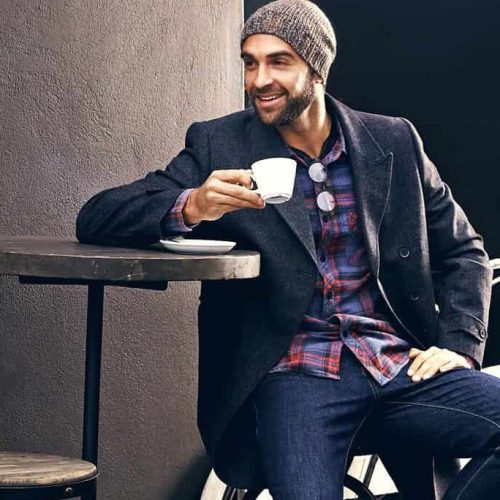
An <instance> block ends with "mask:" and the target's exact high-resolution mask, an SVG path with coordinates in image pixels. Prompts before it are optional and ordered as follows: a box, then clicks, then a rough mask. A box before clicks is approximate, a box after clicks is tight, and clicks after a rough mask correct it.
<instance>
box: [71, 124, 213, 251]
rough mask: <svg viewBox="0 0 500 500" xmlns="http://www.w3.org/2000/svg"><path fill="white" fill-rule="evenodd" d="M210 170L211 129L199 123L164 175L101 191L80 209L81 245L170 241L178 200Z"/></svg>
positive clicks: (160, 172) (155, 174) (78, 233)
mask: <svg viewBox="0 0 500 500" xmlns="http://www.w3.org/2000/svg"><path fill="white" fill-rule="evenodd" d="M209 171H210V140H209V134H208V129H207V124H206V123H205V122H203V123H194V124H193V125H191V126H190V127H189V129H188V131H187V134H186V143H185V148H184V149H183V150H182V151H181V152H180V153H179V155H177V156H176V157H175V158H174V159H173V160H172V161H171V162H170V163H169V164H168V165H167V167H166V168H165V169H164V170H156V171H154V172H150V173H148V174H147V175H146V176H145V177H144V178H142V179H140V180H137V181H135V182H132V183H130V184H126V185H123V186H118V187H114V188H111V189H107V190H105V191H102V192H100V193H98V194H96V195H95V196H93V197H92V198H91V199H90V200H89V201H87V203H85V205H84V206H83V207H82V208H81V210H80V212H79V214H78V217H77V221H76V236H77V238H78V240H79V241H81V242H82V243H91V244H97V245H124V246H145V245H149V244H151V243H154V242H156V241H158V240H159V239H160V238H161V237H163V236H167V235H165V234H164V233H163V232H162V221H163V220H164V218H165V216H166V215H167V214H168V212H169V210H170V209H171V207H173V206H174V204H175V202H176V200H177V198H178V197H179V196H180V195H181V194H182V193H183V192H184V191H185V190H186V189H189V188H195V187H198V186H200V185H201V184H202V183H203V182H204V180H205V179H206V178H207V177H208V174H209Z"/></svg>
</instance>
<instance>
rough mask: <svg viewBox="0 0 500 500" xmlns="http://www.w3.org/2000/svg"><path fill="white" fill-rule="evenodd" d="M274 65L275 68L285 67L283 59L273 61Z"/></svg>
mask: <svg viewBox="0 0 500 500" xmlns="http://www.w3.org/2000/svg"><path fill="white" fill-rule="evenodd" d="M274 64H275V65H276V66H285V65H286V61H285V60H284V59H276V60H275V61H274Z"/></svg>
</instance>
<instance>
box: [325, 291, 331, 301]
mask: <svg viewBox="0 0 500 500" xmlns="http://www.w3.org/2000/svg"><path fill="white" fill-rule="evenodd" d="M326 298H327V299H328V300H332V292H328V293H327V294H326Z"/></svg>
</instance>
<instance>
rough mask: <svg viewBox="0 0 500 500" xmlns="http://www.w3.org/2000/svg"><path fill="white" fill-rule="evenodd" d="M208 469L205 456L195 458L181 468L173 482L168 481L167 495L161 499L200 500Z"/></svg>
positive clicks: (208, 461)
mask: <svg viewBox="0 0 500 500" xmlns="http://www.w3.org/2000/svg"><path fill="white" fill-rule="evenodd" d="M210 469H211V464H210V460H209V459H208V457H207V456H206V455H200V456H198V457H196V458H195V459H193V460H192V461H191V463H189V464H188V465H186V466H185V467H183V468H182V472H179V473H178V474H177V475H176V478H175V480H173V481H171V480H169V487H168V493H165V494H164V495H163V496H162V498H163V499H164V500H181V499H187V498H193V499H195V498H200V497H201V492H202V490H203V486H204V485H205V482H206V480H207V477H208V475H209V473H210Z"/></svg>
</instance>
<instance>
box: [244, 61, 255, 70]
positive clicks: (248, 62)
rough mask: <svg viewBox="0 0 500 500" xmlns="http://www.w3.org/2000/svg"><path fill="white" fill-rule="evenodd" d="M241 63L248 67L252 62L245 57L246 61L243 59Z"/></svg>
mask: <svg viewBox="0 0 500 500" xmlns="http://www.w3.org/2000/svg"><path fill="white" fill-rule="evenodd" d="M243 64H244V65H245V68H248V67H250V66H253V65H254V62H253V61H250V60H248V59H247V60H246V61H243Z"/></svg>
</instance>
